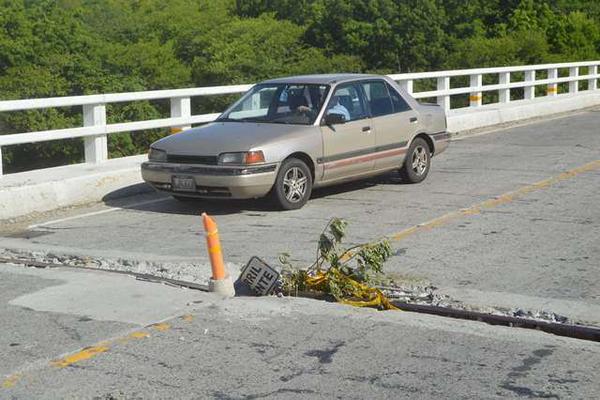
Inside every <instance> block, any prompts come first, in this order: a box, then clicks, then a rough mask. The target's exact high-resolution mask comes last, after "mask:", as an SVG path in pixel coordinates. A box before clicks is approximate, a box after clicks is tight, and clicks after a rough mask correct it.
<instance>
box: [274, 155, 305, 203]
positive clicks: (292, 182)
mask: <svg viewBox="0 0 600 400" xmlns="http://www.w3.org/2000/svg"><path fill="white" fill-rule="evenodd" d="M311 192H312V175H311V174H310V170H309V169H308V167H307V166H306V164H305V163H304V162H303V161H302V160H298V159H297V158H289V159H287V160H285V161H284V162H283V163H282V164H281V167H280V168H279V173H278V174H277V179H276V180H275V184H274V186H273V189H272V191H271V197H272V199H273V200H274V202H275V203H276V204H277V206H279V207H280V208H282V209H284V210H296V209H298V208H302V206H304V204H306V202H307V201H308V199H309V198H310V194H311Z"/></svg>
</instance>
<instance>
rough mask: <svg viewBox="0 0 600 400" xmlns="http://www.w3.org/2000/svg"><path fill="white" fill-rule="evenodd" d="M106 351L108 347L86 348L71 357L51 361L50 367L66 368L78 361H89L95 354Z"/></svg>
mask: <svg viewBox="0 0 600 400" xmlns="http://www.w3.org/2000/svg"><path fill="white" fill-rule="evenodd" d="M108 349H109V347H108V346H92V347H86V348H85V349H83V350H81V351H78V352H77V353H75V354H71V355H69V356H66V357H64V358H61V359H59V360H54V361H51V362H50V365H52V366H55V367H59V368H64V367H68V366H69V365H71V364H75V363H77V362H79V361H83V360H87V359H90V358H92V357H94V356H96V355H97V354H100V353H104V352H106V351H108Z"/></svg>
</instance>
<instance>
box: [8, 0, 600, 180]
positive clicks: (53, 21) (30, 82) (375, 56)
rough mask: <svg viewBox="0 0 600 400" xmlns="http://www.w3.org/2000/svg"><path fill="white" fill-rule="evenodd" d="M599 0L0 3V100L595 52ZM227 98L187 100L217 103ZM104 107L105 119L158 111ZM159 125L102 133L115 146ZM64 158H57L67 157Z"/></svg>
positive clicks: (13, 160)
mask: <svg viewBox="0 0 600 400" xmlns="http://www.w3.org/2000/svg"><path fill="white" fill-rule="evenodd" d="M599 54H600V2H598V1H597V0H237V1H235V0H169V1H164V0H0V99H2V100H6V99H18V98H34V97H49V96H67V95H80V94H93V93H106V92H123V91H139V90H150V89H166V88H178V87H191V86H206V85H222V84H229V83H250V82H254V81H257V80H259V79H263V78H267V77H275V76H281V75H288V74H297V73H317V72H328V71H338V72H339V71H348V72H350V71H355V72H359V71H360V72H363V71H369V72H381V73H391V72H408V71H424V70H437V69H454V68H466V67H485V66H501V65H516V64H531V63H542V62H557V61H576V60H591V59H597V58H598V55H599ZM227 101H229V99H227V98H223V97H220V98H216V97H215V98H206V99H199V100H197V101H194V104H193V107H194V112H208V111H218V110H221V109H222V107H223V105H224V104H225V103H226V102H227ZM167 111H168V104H166V103H165V102H136V103H131V104H118V105H112V106H110V107H109V112H108V116H109V122H115V121H133V120H138V119H143V118H159V117H163V116H167V115H168V114H167ZM80 125H81V110H80V108H74V109H58V110H57V109H51V110H41V111H30V112H18V113H5V115H0V132H1V133H13V132H25V131H31V130H43V129H53V128H64V127H73V126H80ZM162 134H164V133H163V132H144V133H133V134H119V135H111V136H110V137H109V151H110V155H111V156H113V157H114V156H121V155H127V154H135V153H140V152H143V151H145V149H146V147H147V145H148V143H149V142H151V141H153V140H154V139H156V138H157V137H158V136H159V135H162ZM81 143H82V141H81V140H79V139H77V140H72V141H71V142H68V143H67V142H65V141H60V142H56V143H53V142H49V143H44V144H35V145H22V146H11V147H8V148H5V149H3V152H4V159H5V160H4V161H5V169H6V170H8V171H18V170H24V169H31V168H35V167H36V166H38V165H42V164H43V165H55V164H61V163H65V162H79V161H81V159H82V153H83V148H82V144H81ZM65 155H66V159H65Z"/></svg>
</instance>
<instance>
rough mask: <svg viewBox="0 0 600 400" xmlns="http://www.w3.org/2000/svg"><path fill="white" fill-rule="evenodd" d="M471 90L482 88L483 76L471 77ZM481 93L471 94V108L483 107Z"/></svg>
mask: <svg viewBox="0 0 600 400" xmlns="http://www.w3.org/2000/svg"><path fill="white" fill-rule="evenodd" d="M470 83H471V84H470V87H471V88H480V87H481V86H482V84H483V79H482V75H481V74H476V75H471V82H470ZM481 98H482V97H481V92H480V91H477V92H471V94H470V95H469V105H470V106H471V107H481V104H482V102H481Z"/></svg>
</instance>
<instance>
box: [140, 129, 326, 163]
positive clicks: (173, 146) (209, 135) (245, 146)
mask: <svg viewBox="0 0 600 400" xmlns="http://www.w3.org/2000/svg"><path fill="white" fill-rule="evenodd" d="M311 129H314V127H313V126H311V125H306V126H304V125H284V124H260V123H253V122H213V123H210V124H207V125H204V126H201V127H198V128H193V129H189V130H186V131H184V132H182V133H177V134H174V135H171V136H167V137H165V138H163V139H161V140H159V141H157V142H155V143H153V144H152V147H154V148H157V149H160V150H165V151H166V152H167V153H170V154H181V155H207V156H212V155H219V154H221V153H224V152H237V151H248V150H252V149H257V147H258V146H264V145H267V144H269V143H271V142H273V143H274V142H278V141H279V140H281V139H282V138H284V137H285V138H288V137H291V136H296V135H303V134H304V133H306V132H308V131H310V130H311Z"/></svg>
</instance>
